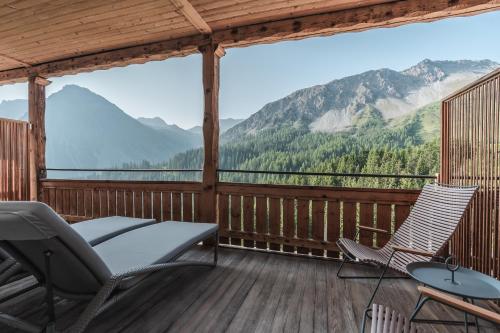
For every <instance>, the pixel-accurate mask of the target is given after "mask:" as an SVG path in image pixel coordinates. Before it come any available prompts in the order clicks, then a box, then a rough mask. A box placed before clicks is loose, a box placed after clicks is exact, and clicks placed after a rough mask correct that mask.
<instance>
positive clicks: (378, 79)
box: [0, 59, 500, 171]
mask: <svg viewBox="0 0 500 333" xmlns="http://www.w3.org/2000/svg"><path fill="white" fill-rule="evenodd" d="M499 66H500V65H499V64H498V63H496V62H493V61H491V60H479V61H472V60H457V61H447V60H444V61H432V60H429V59H425V60H423V61H421V62H419V63H418V64H416V65H414V66H412V67H410V68H408V69H405V70H402V71H396V70H392V69H387V68H383V69H378V70H370V71H367V72H364V73H360V74H357V75H352V76H349V77H345V78H341V79H336V80H333V81H331V82H329V83H326V84H323V85H316V86H313V87H309V88H304V89H301V90H298V91H295V92H293V93H291V94H290V95H288V96H285V97H283V98H281V99H279V100H276V101H273V102H270V103H268V104H266V105H265V106H264V107H262V108H261V109H260V110H258V111H257V112H256V113H254V114H252V115H251V116H250V117H248V118H247V119H244V120H243V119H231V118H230V119H221V120H220V132H221V148H224V146H225V145H229V146H228V147H230V146H231V145H232V146H231V147H233V148H234V149H233V148H231V149H233V152H232V154H236V155H238V161H239V162H237V161H236V159H234V158H232V157H228V156H223V154H222V152H221V165H222V166H224V163H226V162H227V161H231V163H230V164H231V165H230V166H231V167H235V168H242V167H244V166H246V165H248V163H247V162H248V161H246V160H245V156H247V155H245V154H243V153H239V152H238V151H237V149H236V145H237V144H238V143H242V144H244V145H246V146H245V147H246V148H245V149H246V150H248V149H250V150H252V149H253V148H251V147H249V146H248V145H252V144H259V145H265V144H266V141H265V140H263V139H262V138H266V140H267V139H272V140H274V139H275V138H278V139H280V138H286V140H285V141H283V145H284V146H283V147H285V146H286V145H287V144H289V143H290V144H292V143H293V144H295V145H296V146H297V147H300V146H301V145H304V143H303V141H300V140H303V139H304V140H305V137H303V136H305V135H307V133H310V134H313V135H314V134H317V135H326V136H325V137H324V139H321V140H322V142H328V140H333V136H336V137H335V140H345V133H350V134H349V135H351V136H352V138H349V140H356V136H362V135H364V134H366V133H368V132H370V131H369V130H370V129H377V131H378V132H373V131H372V132H370V133H372V134H371V135H372V137H370V140H377V139H376V138H377V136H381V135H385V134H384V133H386V134H387V133H389V132H390V133H396V132H397V133H398V134H397V135H396V137H398V140H403V141H404V140H406V142H411V143H412V144H416V143H418V142H425V141H429V140H433V139H434V138H436V137H437V136H438V135H439V108H440V106H439V103H438V101H439V100H440V99H442V98H443V97H445V96H446V95H448V94H450V93H452V92H453V91H455V90H457V89H459V88H460V87H462V86H464V85H466V84H469V83H470V82H472V81H473V80H475V79H477V78H479V77H480V76H483V75H484V74H486V73H488V72H490V71H492V70H494V69H495V68H497V67H499ZM26 111H27V101H26V100H11V101H3V102H2V103H0V117H5V118H14V119H26V118H27V115H26V114H27V113H26ZM281 130H284V131H285V132H283V133H285V134H279V133H280V132H279V131H281ZM269 131H271V132H272V131H274V132H273V133H274V134H269ZM294 131H295V132H294ZM46 132H47V165H48V166H49V167H54V168H76V167H80V168H103V167H119V166H121V165H123V164H125V163H141V162H142V161H148V162H149V163H153V164H157V163H164V162H165V161H168V160H171V161H172V163H170V162H169V163H168V165H170V166H175V167H181V168H182V167H186V168H187V167H199V165H198V164H199V163H201V161H202V158H201V154H202V150H201V149H199V147H201V145H202V133H201V127H200V126H196V127H193V128H190V129H182V128H180V127H178V126H177V125H175V124H167V123H166V122H165V121H164V120H163V119H161V118H158V117H155V118H138V119H135V118H133V117H131V116H129V115H128V114H126V113H125V112H124V111H123V110H121V109H120V108H119V107H117V106H116V105H114V104H113V103H111V102H109V101H108V100H106V99H105V98H104V97H102V96H99V95H97V94H95V93H94V92H92V91H90V90H89V89H86V88H82V87H79V86H76V85H68V86H65V87H64V88H63V89H62V90H60V91H58V92H56V93H54V94H52V95H50V96H49V97H48V98H47V103H46ZM261 133H262V135H263V136H262V138H259V136H260V134H261ZM373 133H376V134H373ZM401 133H402V134H401ZM339 135H341V136H340V137H339ZM343 135H344V136H343ZM329 136H332V137H331V138H330V137H329ZM386 136H387V135H386ZM389 136H390V135H389ZM402 136H406V139H405V138H402ZM410 136H412V137H411V138H410ZM365 137H366V135H365ZM339 138H340V139H339ZM317 139H318V137H315V138H314V140H317ZM407 139H408V140H409V141H408V140H407ZM252 140H253V141H252ZM308 140H312V139H311V138H309V139H308ZM314 140H313V141H310V142H316V141H314ZM359 140H361V139H359ZM359 140H358V141H359ZM363 140H365V141H370V140H366V138H365V139H363ZM384 140H385V139H384ZM301 142H302V143H301ZM384 142H389V141H384ZM350 144H351V145H352V144H353V143H352V142H351V143H350ZM247 146H248V147H247ZM309 148H311V149H316V148H315V146H314V145H311V146H310V147H309ZM309 148H308V149H309ZM259 149H260V148H259ZM283 149H284V148H283ZM290 149H291V148H290ZM256 151H257V149H254V153H252V154H253V155H252V157H251V158H252V159H254V161H258V159H256V160H255V158H257V157H258V156H257V155H256V154H257V152H256ZM259 151H260V150H259ZM298 151H300V149H298ZM184 152H187V153H184ZM260 153H262V154H267V155H266V159H272V156H271V155H272V153H271V152H267V153H266V152H263V151H262V152H259V154H260ZM288 155H290V156H288V157H290V158H292V156H291V154H288ZM313 155H314V154H313ZM320 155H321V154H320ZM248 156H250V155H248ZM311 156H312V155H311ZM321 156H323V157H320V159H321V158H323V159H324V158H327V156H330V157H328V158H332V157H331V156H333V155H328V154H322V155H321ZM335 156H337V155H335ZM249 158H250V157H249ZM308 158H309V157H308ZM311 158H313V157H311ZM225 161H226V162H225ZM240 162H241V163H240ZM313 162H314V161H312V162H311V163H313ZM228 163H229V162H228ZM245 163H246V164H245ZM254 163H257V162H254ZM304 163H305V162H304ZM304 163H302V165H305V164H304ZM308 163H309V162H308ZM313 164H314V163H313ZM226 167H229V166H228V165H226ZM253 167H255V168H258V167H259V165H257V164H255V165H253ZM259 168H260V167H259ZM287 169H290V168H287ZM330 171H332V170H330Z"/></svg>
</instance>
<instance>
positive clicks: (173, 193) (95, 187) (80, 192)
mask: <svg viewBox="0 0 500 333" xmlns="http://www.w3.org/2000/svg"><path fill="white" fill-rule="evenodd" d="M41 187H42V201H43V202H45V203H47V204H48V205H50V206H51V207H52V208H54V209H55V210H56V211H57V212H58V213H59V214H61V215H62V216H63V217H64V218H65V219H66V220H67V221H68V222H79V221H82V220H86V219H90V218H97V217H105V216H114V215H118V216H130V217H138V218H151V217H154V218H155V219H156V220H158V221H169V220H176V221H186V222H196V221H198V220H199V209H200V207H199V205H200V203H199V199H198V196H199V194H200V192H201V184H200V183H195V182H193V183H191V182H186V183H182V182H133V181H130V182H122V181H93V180H43V181H42V182H41Z"/></svg>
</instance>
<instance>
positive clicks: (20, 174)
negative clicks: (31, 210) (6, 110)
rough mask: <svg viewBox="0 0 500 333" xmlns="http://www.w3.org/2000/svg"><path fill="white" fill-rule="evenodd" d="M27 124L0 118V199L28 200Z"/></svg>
mask: <svg viewBox="0 0 500 333" xmlns="http://www.w3.org/2000/svg"><path fill="white" fill-rule="evenodd" d="M28 135H29V125H28V123H27V122H24V121H16V120H8V119H2V118H0V201H4V200H5V201H7V200H29V192H30V183H29V149H28Z"/></svg>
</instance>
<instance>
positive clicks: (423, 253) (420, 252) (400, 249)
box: [392, 245, 434, 257]
mask: <svg viewBox="0 0 500 333" xmlns="http://www.w3.org/2000/svg"><path fill="white" fill-rule="evenodd" d="M392 249H393V250H394V251H397V252H405V253H410V254H416V255H419V256H424V257H434V253H431V252H427V251H423V250H419V249H412V248H411V247H404V246H398V245H392Z"/></svg>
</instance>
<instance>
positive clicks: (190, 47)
mask: <svg viewBox="0 0 500 333" xmlns="http://www.w3.org/2000/svg"><path fill="white" fill-rule="evenodd" d="M498 9H500V0H406V1H395V2H391V3H385V4H378V5H372V6H366V7H360V8H356V9H349V10H342V11H335V12H329V13H324V14H316V15H308V16H303V17H298V18H293V19H284V20H278V21H273V22H268V23H261V24H252V25H247V26H242V27H238V28H231V29H226V30H220V31H215V32H213V33H212V34H210V35H202V34H197V35H194V36H188V37H183V38H178V39H173V40H167V41H162V42H155V43H149V44H145V45H140V46H133V47H127V48H122V49H116V50H110V51H105V52H99V53H95V54H91V55H84V56H79V57H73V58H67V59H61V60H57V61H52V62H49V63H44V64H34V65H32V66H31V67H28V68H17V69H11V70H5V71H0V84H5V83H13V82H23V81H26V80H27V78H28V77H29V76H31V75H35V74H38V75H42V76H44V77H51V76H61V75H67V74H76V73H79V72H88V71H93V70H97V69H108V68H112V67H119V66H126V65H128V64H137V63H144V62H147V61H150V60H163V59H166V58H169V57H175V56H185V55H188V54H192V53H196V52H198V48H199V47H200V46H202V45H207V44H209V43H214V44H218V45H221V46H224V47H237V46H247V45H253V44H259V43H271V42H277V41H280V40H291V39H301V38H306V37H310V36H325V35H333V34H336V33H342V32H351V31H361V30H366V29H370V28H380V27H392V26H397V25H401V24H407V23H414V22H427V21H432V20H437V19H441V18H447V17H452V16H465V15H473V14H478V13H482V12H486V11H491V10H498Z"/></svg>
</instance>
